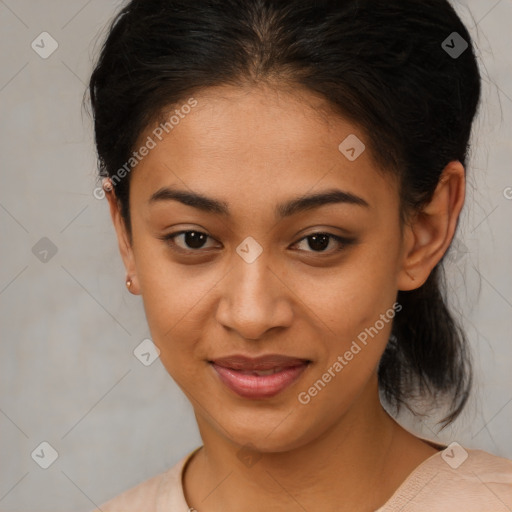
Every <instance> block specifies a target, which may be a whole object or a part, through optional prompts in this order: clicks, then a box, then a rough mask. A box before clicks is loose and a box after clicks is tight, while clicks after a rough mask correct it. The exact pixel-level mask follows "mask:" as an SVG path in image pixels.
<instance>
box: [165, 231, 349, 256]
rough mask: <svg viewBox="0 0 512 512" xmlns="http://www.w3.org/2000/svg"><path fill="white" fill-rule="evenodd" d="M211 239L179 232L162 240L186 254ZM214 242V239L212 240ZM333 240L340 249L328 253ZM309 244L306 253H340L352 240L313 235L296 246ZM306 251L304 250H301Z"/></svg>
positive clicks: (192, 232) (199, 232)
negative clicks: (327, 249)
mask: <svg viewBox="0 0 512 512" xmlns="http://www.w3.org/2000/svg"><path fill="white" fill-rule="evenodd" d="M178 237H183V238H182V241H183V243H184V245H185V247H182V246H180V245H179V244H177V243H176V242H175V239H177V238H178ZM208 238H211V237H210V236H209V235H207V234H206V233H203V232H201V231H192V230H190V231H179V232H177V233H171V234H169V235H165V236H164V237H162V240H164V241H166V242H167V243H168V244H169V245H171V247H172V248H176V250H178V251H185V252H199V250H200V249H202V248H203V247H204V244H205V243H206V241H207V239H208ZM212 240H213V239H212ZM331 240H334V241H335V242H337V244H338V246H339V247H338V249H334V250H331V251H326V250H325V249H326V248H327V247H329V245H330V244H329V242H330V241H331ZM305 241H307V242H306V243H307V244H308V246H309V247H310V248H311V249H313V250H312V251H307V250H306V251H305V252H320V253H322V252H336V251H340V250H342V249H344V248H345V246H347V245H348V244H349V243H350V242H351V240H349V239H346V238H342V237H340V236H336V235H333V234H332V233H312V234H311V235H307V236H305V237H304V238H302V239H301V240H299V241H298V242H296V244H294V245H297V244H300V243H302V242H305ZM300 250H302V251H303V250H304V249H300Z"/></svg>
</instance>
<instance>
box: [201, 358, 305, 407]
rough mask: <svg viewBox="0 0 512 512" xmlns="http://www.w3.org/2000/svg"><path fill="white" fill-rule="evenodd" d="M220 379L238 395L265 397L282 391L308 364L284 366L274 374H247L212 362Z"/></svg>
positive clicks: (255, 397) (256, 397)
mask: <svg viewBox="0 0 512 512" xmlns="http://www.w3.org/2000/svg"><path fill="white" fill-rule="evenodd" d="M210 364H211V365H212V366H213V368H214V369H215V371H216V372H217V375H218V376H219V377H220V380H221V381H222V382H223V383H224V384H225V385H226V386H227V387H228V388H229V389H231V391H234V392H235V393H236V394H237V395H239V396H241V397H243V398H252V399H254V400H256V399H263V398H270V397H272V396H275V395H277V394H278V393H281V391H284V390H285V389H286V388H287V387H288V386H290V385H291V384H292V383H293V382H295V381H296V380H297V379H298V378H299V377H300V376H301V374H302V372H303V371H304V370H305V369H306V367H307V366H308V365H307V364H306V363H304V364H301V365H298V366H293V367H290V368H284V369H283V370H281V371H280V372H277V373H274V374H272V375H247V374H245V373H242V372H240V371H237V370H232V369H230V368H224V367H223V366H219V365H217V364H215V363H210Z"/></svg>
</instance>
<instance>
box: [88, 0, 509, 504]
mask: <svg viewBox="0 0 512 512" xmlns="http://www.w3.org/2000/svg"><path fill="white" fill-rule="evenodd" d="M90 94H91V103H92V107H93V113H94V119H95V136H96V145H97V151H98V156H99V163H100V175H101V176H102V177H103V178H104V179H103V184H104V188H105V191H106V194H107V198H108V201H109V204H110V211H111V215H112V220H113V222H114V226H115V229H116V232H117V237H118V242H119V249H120V252H121V255H122V258H123V261H124V265H125V267H126V272H127V281H126V284H127V287H128V289H129V290H130V292H131V293H134V294H137V295H141V296H142V299H143V302H144V308H145V312H146V316H147V320H148V325H149V328H150V330H151V333H152V338H153V342H154V344H155V345H156V347H157V348H158V350H159V354H160V358H161V360H162V363H163V365H164V366H165V368H166V369H167V370H168V372H169V374H170V375H171V376H172V378H173V379H174V380H175V381H176V383H177V384H178V385H179V386H180V387H181V389H182V390H183V392H184V393H185V394H186V396H187V397H188V398H189V399H190V401H191V403H192V406H193V407H194V412H195V416H196V419H197V423H198V427H199V431H200V434H201V438H202V441H203V446H201V447H199V448H198V449H196V450H194V452H192V453H191V454H189V455H188V456H187V457H185V458H184V459H183V460H181V461H180V462H179V463H178V464H177V465H176V466H174V467H172V468H171V469H169V470H168V471H167V472H165V473H162V474H161V475H157V476H155V477H153V478H152V479H150V480H148V481H146V482H142V483H141V484H139V485H138V486H136V487H134V488H132V489H129V490H127V491H126V492H124V493H123V494H122V495H120V496H118V497H116V498H113V499H111V500H110V501H109V502H107V503H105V504H103V505H102V506H101V507H100V508H99V510H102V511H103V512H115V511H122V512H130V511H134V512H135V511H137V512H141V511H144V512H150V511H164V510H165V511H173V512H174V511H182V512H186V510H197V511H198V512H217V511H226V510H228V511H231V510H243V511H250V512H252V511H254V512H256V511H265V512H267V511H274V510H275V511H281V510H301V509H302V510H306V511H311V512H312V511H316V510H322V511H326V510H329V511H355V510H357V511H376V510H378V511H379V512H389V511H394V510H407V511H417V510H429V511H430V510H432V511H438V510H439V511H448V510H450V511H453V510H464V511H469V510H471V511H477V510H478V511H484V510H485V511H489V510H492V511H498V510H510V508H511V507H512V498H511V495H512V492H511V490H512V462H510V461H508V460H505V459H503V458H499V457H496V456H494V455H491V454H489V453H486V452H483V451H479V450H469V449H464V448H463V447H462V446H460V445H459V444H457V443H452V444H450V445H449V446H448V447H446V446H441V445H438V444H436V443H434V442H432V441H429V440H425V439H421V438H419V437H417V436H415V435H413V434H412V433H410V432H408V431H407V430H405V429H404V428H402V427H401V426H400V425H399V424H398V423H397V422H396V421H395V419H394V418H393V417H392V416H391V415H390V414H389V413H388V412H386V410H385V409H384V408H383V405H382V404H384V405H386V404H387V405H388V406H390V407H389V408H388V409H390V410H393V411H396V412H398V410H399V409H400V406H406V407H408V408H410V409H411V410H413V411H417V412H419V411H420V410H423V409H424V407H425V406H426V405H428V404H431V405H436V406H438V407H439V408H440V409H441V410H442V411H443V414H444V418H443V420H442V422H441V423H442V424H443V425H447V424H449V423H451V422H452V421H453V420H454V419H455V418H456V417H457V416H458V415H459V414H460V412H461V411H462V409H463V407H464V405H465V403H466V401H467V398H468V394H469V391H470V387H471V367H470V357H469V355H468V348H467V342H466V338H465V335H464V332H463V331H462V329H461V328H460V327H459V325H458V324H457V323H456V321H455V320H454V318H453V317H452V315H451V314H450V312H449V310H448V308H447V306H446V303H445V299H444V295H443V293H442V291H441V288H440V278H441V264H442V260H443V257H444V255H445V254H446V252H447V251H448V249H449V247H450V243H451V241H452V239H453V236H454V233H455V230H456V227H457V223H458V218H459V213H460V211H461V208H462V206H463V203H464V197H465V166H466V159H467V153H468V141H469V137H470V132H471V126H472V122H473V119H474V116H475V114H476V111H477V107H478V104H479V99H480V76H479V71H478V66H477V63H476V59H475V55H474V51H473V46H472V43H471V40H470V36H469V34H468V32H467V30H466V28H465V27H464V25H463V24H462V22H461V21H460V19H459V18H458V16H457V15H456V13H455V12H454V10H453V9H452V7H451V6H450V5H449V4H448V2H447V1H446V0H426V1H425V0H421V1H420V0H418V1H416V0H414V1H412V0H411V1H407V2H406V1H404V0H388V1H385V2H379V1H375V0H372V1H370V0H367V1H364V0H359V1H357V0H344V1H341V0H338V1H334V0H321V1H319V0H315V1H313V0H304V1H299V0H293V1H281V0H243V1H242V0H222V1H221V0H210V1H208V0H132V1H131V2H130V3H129V4H127V5H126V7H124V8H123V9H122V11H121V13H120V14H119V15H118V16H117V17H116V19H115V20H114V22H113V23H112V25H111V26H110V30H109V34H108V37H107V39H106V42H105V44H104V46H103V48H102V51H101V55H100V57H99V60H98V63H97V65H96V67H95V69H94V72H93V74H92V77H91V81H90ZM422 406H423V409H422ZM507 507H508V508H507Z"/></svg>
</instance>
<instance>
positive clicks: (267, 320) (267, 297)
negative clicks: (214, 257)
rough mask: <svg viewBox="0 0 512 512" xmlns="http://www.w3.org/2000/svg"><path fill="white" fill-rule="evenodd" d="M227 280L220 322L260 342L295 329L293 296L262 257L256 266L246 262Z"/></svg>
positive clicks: (224, 283)
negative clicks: (270, 333)
mask: <svg viewBox="0 0 512 512" xmlns="http://www.w3.org/2000/svg"><path fill="white" fill-rule="evenodd" d="M233 264H234V265H235V268H233V270H232V271H231V272H229V274H228V275H227V276H226V279H224V280H223V285H222V286H223V289H222V295H221V300H220V301H219V305H218V308H217V321H218V322H219V323H220V324H222V325H223V326H224V327H225V328H227V329H231V330H234V331H236V332H237V333H238V334H239V335H240V336H241V337H242V338H244V339H247V340H253V341H257V340H259V339H261V338H262V337H264V336H265V333H267V331H269V330H271V329H275V328H279V327H281V328H284V327H289V326H290V325H291V322H292V319H293V292H292V291H291V290H290V288H291V284H290V283H286V282H285V280H284V279H283V277H282V276H280V275H279V272H278V271H276V270H274V269H273V268H271V267H270V266H269V264H268V261H267V260H266V258H264V257H263V255H262V256H260V257H259V258H258V259H256V261H253V262H252V263H246V262H245V261H243V260H241V259H240V260H239V261H235V262H234V263H233Z"/></svg>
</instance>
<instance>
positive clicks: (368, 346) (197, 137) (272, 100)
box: [118, 87, 404, 451]
mask: <svg viewBox="0 0 512 512" xmlns="http://www.w3.org/2000/svg"><path fill="white" fill-rule="evenodd" d="M194 98H195V100H196V101H197V105H196V106H195V107H193V108H192V109H190V113H188V114H187V115H183V117H181V116H180V120H179V123H178V124H176V125H175V126H174V128H173V129H172V131H169V133H168V134H166V132H165V131H164V132H163V135H164V136H163V137H162V135H161V134H160V137H161V138H162V140H161V141H160V140H159V138H158V137H156V136H155V132H154V131H153V130H155V128H156V127H150V128H148V130H147V131H146V132H145V133H144V134H143V135H142V136H141V138H140V141H142V143H144V142H145V141H147V137H148V136H150V137H152V139H153V140H154V141H155V142H156V145H155V147H153V148H152V149H151V150H150V151H149V154H147V156H145V157H144V158H143V159H142V160H141V161H140V163H139V164H138V165H137V166H136V168H135V169H134V170H133V171H132V175H131V184H130V211H131V222H132V233H133V244H132V246H131V247H130V248H129V249H127V250H124V251H123V250H122V252H123V257H124V261H125V264H126V267H127V269H128V272H129V273H130V274H131V276H132V278H133V279H134V285H135V287H136V292H137V293H140V294H141V295H142V298H143V302H144V308H145V312H146V316H147V320H148V324H149V328H150V330H151V334H152V339H153V341H154V343H155V344H156V345H157V347H158V348H159V349H160V358H161V361H162V363H163V364H164V366H165V368H166V369H167V370H168V372H169V374H170V375H171V376H172V377H173V379H174V380H175V381H176V382H177V384H178V385H179V386H180V387H181V388H182V390H183V391H184V393H185V394H186V395H187V396H188V397H189V399H190V401H191V403H192V405H193V407H194V410H195V413H196V417H197V418H198V422H199V424H200V428H201V429H202V430H208V429H209V430H210V431H211V432H216V433H217V434H218V435H220V436H224V437H228V438H229V439H231V440H232V441H234V442H235V443H239V444H240V445H243V444H245V443H249V442H250V443H252V444H253V445H255V446H257V447H258V448H259V449H260V450H262V451H270V450H274V451H284V450H287V449H291V448H293V447H298V446H301V445H303V444H305V443H307V442H309V441H311V440H312V439H314V438H315V437H318V436H320V435H321V434H322V433H323V432H325V431H326V430H327V429H329V428H331V427H332V426H333V425H334V424H336V423H337V422H339V421H340V420H341V419H342V418H343V417H344V416H345V415H346V414H348V413H349V411H350V410H352V409H353V408H354V407H356V405H357V404H358V403H360V402H361V401H362V400H365V398H364V397H366V396H368V395H369V394H371V395H372V396H373V397H374V395H375V390H376V367H377V365H378V361H379V359H380V356H381V354H382V352H383V350H384V347H385V345H386V343H387V340H388V338H389V335H390V331H391V319H392V318H393V316H394V315H395V313H396V314H400V313H399V312H396V311H395V310H394V308H393V305H394V303H395V300H396V294H397V290H398V288H399V280H400V278H401V277H400V276H401V275H402V265H403V261H404V243H403V239H402V234H401V229H400V222H399V195H398V185H397V183H396V182H395V181H394V179H393V177H392V176H390V175H386V174H385V173H382V172H379V170H378V169H377V167H376V165H375V163H374V162H373V161H372V158H371V156H370V153H369V151H368V150H365V151H363V152H362V154H360V156H359V157H358V158H356V159H355V160H354V159H353V158H351V159H349V158H347V155H348V156H351V157H352V153H353V152H351V151H350V146H353V145H354V144H353V143H352V145H350V144H349V148H348V152H347V151H342V150H343V147H342V150H340V149H339V146H340V143H341V142H342V141H344V140H345V139H346V138H347V137H348V136H351V135H352V136H353V135H355V136H356V137H357V138H358V139H359V140H360V141H362V142H364V141H365V135H364V134H363V133H362V132H361V130H360V129H358V128H357V127H356V126H354V125H352V124H350V123H349V122H347V121H346V120H343V119H341V118H339V117H338V116H335V115H334V114H332V115H331V116H328V117H326V114H325V111H323V110H322V108H321V107H322V105H323V104H322V102H321V100H320V99H319V98H316V97H314V96H312V95H309V94H308V93H305V92H304V93H301V94H299V93H292V92H284V91H282V90H281V91H277V90H276V89H269V88H263V87H261V88H250V89H249V88H247V89H241V88H231V87H221V88H211V89H208V90H206V91H204V92H203V93H201V94H197V95H195V96H194ZM177 109H178V110H179V106H178V107H177ZM185 111H188V109H185ZM181 112H183V110H181ZM161 131H162V130H160V132H161ZM160 132H156V133H160ZM352 140H355V139H352ZM349 141H350V139H349ZM355 156H357V147H356V153H355ZM164 189H168V190H167V191H165V190H164ZM177 193H182V196H181V198H182V200H181V201H180V200H179V195H178V194H177ZM185 194H199V195H201V196H204V198H208V200H202V201H198V200H196V201H195V204H196V205H195V206H194V205H193V204H192V203H193V201H190V197H188V196H185ZM315 196H317V198H316V200H314V199H310V200H307V201H306V200H305V199H306V198H313V197H315ZM118 228H119V225H118ZM119 229H120V228H119ZM119 229H118V231H119ZM119 233H120V231H119ZM119 233H118V234H119ZM398 309H399V308H398ZM365 334H366V335H365ZM268 355H274V356H276V355H277V356H284V357H280V358H278V357H274V358H273V359H272V358H271V359H270V360H265V361H266V362H267V363H268V364H267V366H265V365H262V366H259V367H257V366H251V364H252V363H254V361H251V360H250V359H249V360H244V359H236V358H234V359H233V358H231V359H230V357H231V356H245V357H246V358H258V357H260V356H268ZM224 358H227V359H224ZM269 361H270V362H269ZM215 363H219V365H216V364H215ZM336 363H337V364H336ZM237 365H238V366H237ZM244 365H246V366H244ZM247 365H248V366H247ZM271 367H272V368H274V370H276V369H277V373H274V374H273V375H271V376H268V375H264V374H265V373H270V372H269V371H266V372H262V371H258V372H257V375H254V374H251V373H252V372H251V371H250V370H265V369H266V370H270V369H271ZM276 367H278V368H276ZM274 370H272V371H274ZM319 381H321V382H319ZM315 383H316V386H315ZM284 418H286V421H283V419H284ZM277 427H279V428H277Z"/></svg>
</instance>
